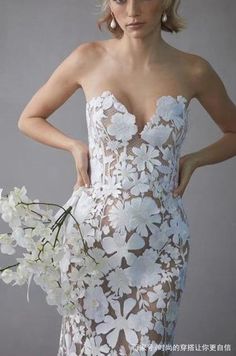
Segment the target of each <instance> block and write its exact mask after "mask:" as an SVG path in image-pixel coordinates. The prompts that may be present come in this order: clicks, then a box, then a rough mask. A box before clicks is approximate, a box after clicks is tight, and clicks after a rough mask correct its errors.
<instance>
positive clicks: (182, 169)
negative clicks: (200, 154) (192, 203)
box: [173, 153, 197, 197]
mask: <svg viewBox="0 0 236 356" xmlns="http://www.w3.org/2000/svg"><path fill="white" fill-rule="evenodd" d="M196 168H197V161H196V157H195V155H194V153H189V154H186V155H184V156H182V157H180V160H179V183H178V184H179V185H178V186H177V187H176V188H175V189H174V190H173V195H174V197H176V196H177V195H179V196H181V197H182V196H183V193H184V191H185V189H186V186H187V184H188V182H189V180H190V178H191V176H192V174H193V172H194V171H195V169H196Z"/></svg>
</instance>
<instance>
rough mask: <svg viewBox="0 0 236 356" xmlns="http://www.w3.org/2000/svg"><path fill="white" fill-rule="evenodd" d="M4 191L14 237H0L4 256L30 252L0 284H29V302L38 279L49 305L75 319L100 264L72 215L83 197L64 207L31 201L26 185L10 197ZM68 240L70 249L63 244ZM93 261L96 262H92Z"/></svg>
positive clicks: (0, 204) (3, 208)
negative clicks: (68, 228)
mask: <svg viewBox="0 0 236 356" xmlns="http://www.w3.org/2000/svg"><path fill="white" fill-rule="evenodd" d="M2 192H3V189H0V214H1V217H2V219H3V220H4V221H5V222H6V223H8V225H9V227H10V228H11V230H12V232H10V233H3V234H0V251H1V253H3V254H8V255H13V254H15V253H16V250H17V249H16V247H20V248H23V249H24V252H23V256H22V257H17V258H16V262H17V263H14V264H12V265H10V266H7V267H4V268H0V279H1V280H2V281H3V282H5V283H7V284H9V283H12V282H13V285H23V284H26V283H27V284H28V290H27V300H28V301H29V286H30V282H31V280H32V279H33V280H34V282H35V283H36V284H37V285H39V286H40V287H41V288H42V289H43V290H44V291H45V292H46V294H47V295H46V301H47V303H48V304H49V305H56V306H57V310H58V312H59V313H60V314H61V315H73V314H75V313H76V310H77V308H78V307H79V305H78V299H79V298H81V297H82V296H83V295H84V282H86V283H89V281H90V280H92V278H93V275H94V273H96V261H95V259H94V258H93V257H92V256H90V255H89V253H88V246H87V243H86V242H85V241H84V239H83V236H82V234H81V231H80V227H79V223H78V221H77V220H76V219H75V217H74V216H73V214H72V213H71V210H72V206H73V202H74V201H75V200H74V199H75V198H76V194H77V193H78V192H77V191H75V195H74V193H73V199H72V200H71V202H70V203H71V205H70V204H65V205H64V206H63V207H61V206H60V205H58V204H53V203H40V202H39V200H33V201H32V200H30V199H29V198H28V196H27V191H26V188H25V187H24V186H23V187H22V188H21V189H19V188H17V187H14V190H13V191H11V192H10V193H9V194H8V195H7V196H4V195H3V194H2ZM40 205H45V206H46V209H45V210H44V209H41V208H40ZM49 205H51V206H55V207H59V208H60V209H59V211H58V212H57V214H55V215H53V210H52V209H49ZM67 218H69V219H71V220H70V224H71V225H70V226H71V229H70V231H69V232H68V231H66V229H65V226H64V225H65V221H66V219H67ZM78 233H80V236H81V238H78ZM64 238H66V239H67V241H68V243H67V244H64V243H63V241H64ZM88 259H92V260H93V261H92V262H93V263H88ZM89 262H91V261H89ZM13 268H16V269H15V271H13ZM62 276H63V277H62Z"/></svg>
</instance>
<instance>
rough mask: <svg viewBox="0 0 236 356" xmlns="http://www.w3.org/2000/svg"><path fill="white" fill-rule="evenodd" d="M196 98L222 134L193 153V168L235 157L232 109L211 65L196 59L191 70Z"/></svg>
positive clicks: (235, 128) (234, 114)
mask: <svg viewBox="0 0 236 356" xmlns="http://www.w3.org/2000/svg"><path fill="white" fill-rule="evenodd" d="M194 75H195V84H196V95H195V97H196V98H197V99H198V100H199V102H200V103H201V104H202V106H203V107H204V108H205V109H206V111H207V112H208V113H209V115H210V116H211V118H212V119H213V120H214V121H215V123H216V124H217V125H218V126H219V128H220V129H221V131H222V132H223V136H222V138H220V139H219V140H217V141H216V142H214V143H213V144H211V145H209V146H207V147H204V148H203V149H201V150H199V151H197V152H194V157H195V163H196V167H200V166H203V165H209V164H214V163H218V162H221V161H224V160H226V159H229V158H231V157H233V156H235V155H236V106H235V104H234V103H233V102H232V100H231V99H230V98H229V96H228V94H227V91H226V89H225V86H224V84H223V82H222V80H221V79H220V77H219V75H218V74H217V73H216V72H215V70H214V69H213V68H212V66H211V65H210V64H209V63H208V62H207V61H206V60H204V59H202V58H201V59H200V61H199V62H198V64H197V66H196V68H195V73H194Z"/></svg>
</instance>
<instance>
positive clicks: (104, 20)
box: [97, 0, 186, 38]
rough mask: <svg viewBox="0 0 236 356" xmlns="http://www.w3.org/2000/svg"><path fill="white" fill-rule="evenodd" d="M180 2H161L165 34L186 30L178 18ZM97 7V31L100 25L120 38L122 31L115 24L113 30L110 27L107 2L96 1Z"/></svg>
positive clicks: (178, 0)
mask: <svg viewBox="0 0 236 356" xmlns="http://www.w3.org/2000/svg"><path fill="white" fill-rule="evenodd" d="M180 1H181V0H163V11H165V12H166V15H167V21H166V22H161V30H163V31H166V32H171V33H173V32H176V33H177V32H180V31H181V30H182V29H185V28H186V20H185V19H184V18H183V17H181V16H179V15H178V13H177V11H178V8H179V5H180ZM97 3H98V4H97V7H99V8H100V17H99V19H98V20H97V26H98V28H99V30H100V31H101V30H102V25H105V26H106V28H107V29H108V31H110V32H111V34H112V35H113V36H114V37H116V38H121V37H122V35H123V30H122V29H121V28H120V26H119V24H117V26H116V28H115V29H113V28H111V26H110V23H111V20H112V14H111V11H110V6H109V0H97Z"/></svg>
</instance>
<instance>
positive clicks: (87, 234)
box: [57, 90, 190, 356]
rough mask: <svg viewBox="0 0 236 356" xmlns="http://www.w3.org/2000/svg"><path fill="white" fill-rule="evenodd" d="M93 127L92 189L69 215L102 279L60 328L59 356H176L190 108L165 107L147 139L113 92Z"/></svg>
mask: <svg viewBox="0 0 236 356" xmlns="http://www.w3.org/2000/svg"><path fill="white" fill-rule="evenodd" d="M86 119H87V128H88V139H89V154H90V161H89V165H90V167H89V169H90V181H91V186H90V187H85V186H82V187H80V188H79V189H78V190H76V191H74V192H73V194H72V196H71V198H70V199H69V200H68V201H67V202H66V204H65V206H66V205H68V204H72V206H73V209H72V213H73V214H74V215H75V217H76V218H77V220H78V221H79V224H80V229H81V231H82V234H83V236H84V239H85V241H86V242H87V244H88V246H89V251H90V254H91V255H92V256H93V258H94V259H95V260H96V262H97V271H98V273H97V274H96V275H95V276H94V277H93V278H90V279H89V280H87V283H86V281H85V282H84V283H83V288H84V294H83V295H82V296H81V297H80V299H79V305H80V308H79V310H78V312H77V313H76V314H75V315H73V316H64V317H63V318H62V327H61V335H60V342H59V350H58V354H57V356H79V355H86V356H88V355H90V356H102V355H109V356H118V355H132V356H139V355H140V356H141V355H142V356H144V355H149V356H151V355H170V353H171V352H170V351H168V347H169V349H171V346H170V345H172V343H173V340H174V330H175V325H176V320H177V315H178V309H179V305H180V299H181V295H182V291H183V289H184V286H185V280H186V270H187V262H188V256H189V239H190V233H189V224H188V220H187V217H186V213H185V210H184V207H183V202H182V198H181V197H180V196H178V197H176V198H175V197H173V195H172V190H173V189H174V187H176V186H177V185H178V174H179V158H180V151H181V145H182V143H183V140H184V138H185V136H186V133H187V131H188V130H187V129H188V107H187V99H186V98H185V97H184V96H182V95H179V96H177V97H173V96H170V95H168V96H161V97H159V98H157V100H156V110H155V113H154V114H153V115H152V117H151V118H150V120H149V121H148V122H147V123H146V124H145V126H144V128H143V129H142V131H141V132H140V131H139V129H138V125H137V122H136V118H135V116H134V115H132V114H131V113H129V112H128V110H127V108H126V107H125V106H124V105H123V104H122V103H121V102H119V100H118V99H117V98H116V97H115V96H114V94H113V93H112V92H111V91H109V90H105V91H103V92H102V93H101V95H99V96H96V97H93V98H92V99H91V100H89V101H88V102H87V103H86ZM68 227H69V229H70V230H72V229H74V231H76V227H75V225H73V223H72V222H71V221H70V224H69V223H68ZM68 227H67V228H68ZM79 238H80V235H79V233H78V239H79ZM64 243H65V244H66V243H67V241H66V239H65V241H64ZM73 266H74V267H76V264H75V263H73ZM67 273H69V272H67ZM64 275H65V276H64V277H65V278H66V273H64ZM80 282H81V281H80ZM163 347H164V348H163Z"/></svg>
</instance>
